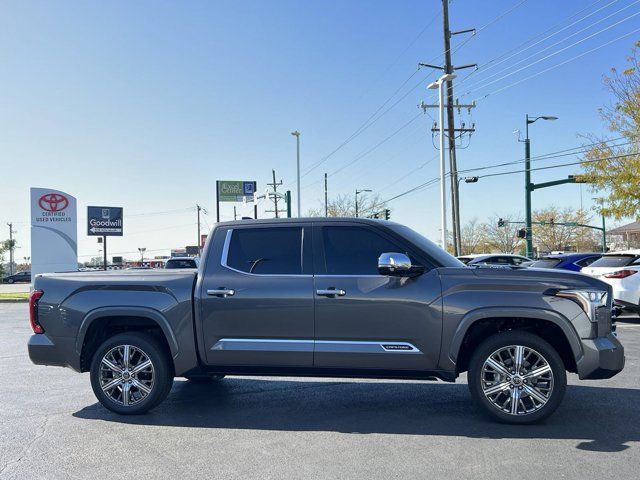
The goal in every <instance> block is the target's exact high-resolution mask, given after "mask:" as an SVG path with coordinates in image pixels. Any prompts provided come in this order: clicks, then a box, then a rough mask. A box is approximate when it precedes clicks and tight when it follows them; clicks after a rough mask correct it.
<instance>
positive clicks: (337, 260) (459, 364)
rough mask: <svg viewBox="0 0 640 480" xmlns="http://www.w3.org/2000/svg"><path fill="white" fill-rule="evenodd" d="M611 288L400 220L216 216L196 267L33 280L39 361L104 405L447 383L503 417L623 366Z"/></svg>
mask: <svg viewBox="0 0 640 480" xmlns="http://www.w3.org/2000/svg"><path fill="white" fill-rule="evenodd" d="M611 312H612V294H611V287H609V286H608V285H607V284H605V283H603V282H601V281H599V280H596V279H593V278H590V277H588V276H585V275H580V274H574V273H565V272H556V271H551V270H536V269H519V270H511V269H493V268H472V267H466V266H465V265H463V264H462V263H461V262H460V261H458V260H457V259H455V258H454V257H452V256H451V255H449V254H448V253H446V252H444V251H443V250H442V249H441V248H439V247H438V246H436V245H435V244H433V243H432V242H430V241H429V240H427V239H426V238H424V237H422V236H421V235H419V234H417V233H416V232H414V231H413V230H411V229H410V228H408V227H405V226H403V225H399V224H396V223H392V222H386V221H376V220H365V219H358V218H354V219H323V218H315V219H287V220H245V221H238V222H228V223H220V224H218V225H217V226H216V228H215V229H214V230H213V232H212V233H211V235H210V236H209V239H208V241H207V244H206V246H205V252H204V255H203V259H202V262H201V264H200V266H199V269H198V270H197V271H194V270H157V271H131V272H127V271H122V272H102V273H101V272H88V273H60V274H44V275H38V276H37V278H36V279H35V284H34V291H33V294H32V296H31V299H30V321H31V327H32V329H33V331H34V335H32V336H31V338H30V340H29V345H28V348H29V356H30V358H31V360H32V361H33V362H34V363H36V364H41V365H60V366H67V367H71V368H72V369H74V370H76V371H78V372H87V371H88V372H90V378H91V385H92V387H93V390H94V392H95V395H96V397H97V398H98V400H99V401H100V403H102V404H103V405H104V406H105V407H106V408H108V409H110V410H112V411H114V412H117V413H121V414H137V413H142V412H145V411H147V410H149V409H151V408H153V407H155V406H156V405H158V404H159V403H160V402H162V400H163V399H164V398H165V397H166V395H167V394H168V393H169V391H170V390H171V386H172V384H173V378H174V377H176V376H181V377H186V378H187V379H189V380H192V381H213V380H214V379H220V378H222V377H223V376H225V375H299V376H328V377H373V378H409V379H422V380H435V379H441V380H444V381H448V382H453V381H455V379H456V378H457V377H458V376H459V375H460V374H461V373H463V372H468V383H469V388H470V390H471V394H472V396H473V397H474V399H475V400H476V402H477V404H478V405H479V406H480V407H481V408H482V409H483V410H484V411H486V412H487V413H488V414H489V415H491V416H492V417H494V418H495V419H498V420H500V421H503V422H509V423H531V422H535V421H539V420H541V419H543V418H545V417H547V416H548V415H550V414H551V413H552V412H553V411H554V410H555V409H556V408H557V407H558V405H559V403H560V402H561V400H562V397H563V395H564V392H565V388H566V382H567V379H566V372H567V371H569V372H573V373H577V374H578V376H579V377H580V378H581V379H602V378H609V377H612V376H613V375H615V374H617V373H618V372H620V371H621V370H622V368H623V366H624V360H625V357H624V349H623V347H622V345H621V344H620V342H619V341H618V339H617V338H616V336H615V332H614V331H615V324H614V321H612V314H611Z"/></svg>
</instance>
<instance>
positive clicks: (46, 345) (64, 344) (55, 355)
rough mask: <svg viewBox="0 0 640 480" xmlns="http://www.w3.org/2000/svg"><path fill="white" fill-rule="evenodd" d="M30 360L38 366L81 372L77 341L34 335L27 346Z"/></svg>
mask: <svg viewBox="0 0 640 480" xmlns="http://www.w3.org/2000/svg"><path fill="white" fill-rule="evenodd" d="M27 347H28V350H29V358H30V359H31V361H32V362H33V363H35V364H36V365H52V366H56V367H70V368H73V369H74V370H77V371H80V358H79V356H78V355H76V354H75V339H74V338H65V337H55V338H54V337H49V336H47V335H46V334H33V335H31V337H29V343H28V344H27Z"/></svg>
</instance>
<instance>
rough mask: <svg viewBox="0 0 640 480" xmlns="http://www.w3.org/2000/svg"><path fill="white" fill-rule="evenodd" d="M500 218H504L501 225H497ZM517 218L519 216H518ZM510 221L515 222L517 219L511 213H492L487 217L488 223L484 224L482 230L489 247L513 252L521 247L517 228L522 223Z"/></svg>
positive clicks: (521, 240)
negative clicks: (489, 217) (499, 214)
mask: <svg viewBox="0 0 640 480" xmlns="http://www.w3.org/2000/svg"><path fill="white" fill-rule="evenodd" d="M500 218H502V220H504V226H503V227H500V226H498V221H499V219H500ZM518 218H520V216H519V217H518ZM510 222H517V220H515V217H513V216H511V215H505V216H502V217H498V216H497V215H494V216H493V217H492V218H491V219H489V223H487V224H486V226H485V228H484V231H485V237H486V243H487V246H488V247H489V248H490V249H492V250H498V251H500V252H502V253H515V252H516V251H520V250H521V249H522V245H523V239H522V238H519V237H518V230H520V229H521V228H522V227H523V225H519V224H518V223H510Z"/></svg>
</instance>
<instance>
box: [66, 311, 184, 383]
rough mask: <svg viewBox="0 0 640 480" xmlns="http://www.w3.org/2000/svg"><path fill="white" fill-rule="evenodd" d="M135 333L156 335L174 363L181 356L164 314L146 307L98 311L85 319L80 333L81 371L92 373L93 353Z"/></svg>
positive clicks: (78, 349)
mask: <svg viewBox="0 0 640 480" xmlns="http://www.w3.org/2000/svg"><path fill="white" fill-rule="evenodd" d="M131 331H143V332H148V333H150V334H152V335H154V336H155V337H156V338H157V339H158V340H159V341H160V342H161V344H162V345H163V346H164V347H165V348H166V352H167V354H168V355H169V356H170V358H171V359H172V360H173V359H175V357H176V356H177V354H178V342H177V340H176V337H175V335H174V333H173V330H172V329H171V327H170V325H169V322H168V321H167V319H166V318H164V316H163V315H162V314H161V313H160V312H158V311H155V310H152V309H149V308H144V307H126V308H118V307H104V308H97V309H95V310H92V311H91V312H89V313H88V314H87V315H86V316H85V317H84V319H83V320H82V323H81V325H80V328H79V330H78V336H77V338H76V353H77V354H78V355H79V357H80V371H82V372H85V371H87V370H88V369H89V366H90V364H91V357H92V356H93V353H94V352H95V350H96V349H97V348H98V346H99V345H100V343H102V342H103V341H104V340H105V339H106V338H108V337H109V336H112V335H115V334H117V333H121V332H131Z"/></svg>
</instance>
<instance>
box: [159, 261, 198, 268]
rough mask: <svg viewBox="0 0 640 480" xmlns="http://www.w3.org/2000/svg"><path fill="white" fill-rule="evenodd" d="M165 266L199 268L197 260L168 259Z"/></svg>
mask: <svg viewBox="0 0 640 480" xmlns="http://www.w3.org/2000/svg"><path fill="white" fill-rule="evenodd" d="M164 268H198V265H196V262H195V260H167V264H166V265H165V267H164Z"/></svg>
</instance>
